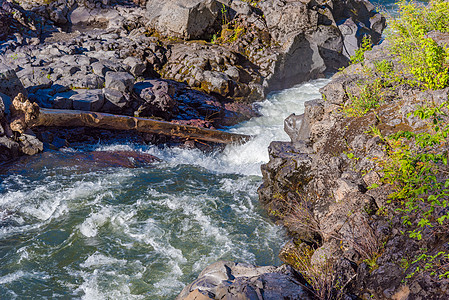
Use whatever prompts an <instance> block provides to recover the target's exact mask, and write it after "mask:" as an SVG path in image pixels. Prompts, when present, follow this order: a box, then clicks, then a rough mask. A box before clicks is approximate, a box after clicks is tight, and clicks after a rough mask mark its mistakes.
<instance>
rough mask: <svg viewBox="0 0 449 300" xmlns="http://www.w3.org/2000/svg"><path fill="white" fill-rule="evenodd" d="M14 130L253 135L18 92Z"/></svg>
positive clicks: (217, 138) (226, 138)
mask: <svg viewBox="0 0 449 300" xmlns="http://www.w3.org/2000/svg"><path fill="white" fill-rule="evenodd" d="M11 113H12V122H11V124H10V127H11V129H12V130H13V131H17V132H20V133H23V132H25V131H26V129H28V128H33V127H38V126H47V127H48V126H51V127H53V126H55V127H77V126H86V127H95V128H103V129H114V130H136V131H139V132H148V133H155V134H163V135H168V136H173V137H180V138H185V139H189V140H200V141H206V142H213V143H222V144H243V143H246V142H247V141H249V140H250V139H251V136H248V135H243V134H237V133H230V132H225V131H220V130H214V129H208V128H201V127H196V126H189V125H181V124H175V123H170V122H166V121H159V120H154V119H149V118H140V117H132V116H124V115H114V114H108V113H101V112H92V111H81V110H63V109H46V108H40V107H39V106H38V105H37V104H36V103H32V102H30V101H29V100H28V99H27V98H26V97H25V96H24V95H23V94H19V95H18V96H17V97H16V98H15V99H14V100H13V102H12V108H11Z"/></svg>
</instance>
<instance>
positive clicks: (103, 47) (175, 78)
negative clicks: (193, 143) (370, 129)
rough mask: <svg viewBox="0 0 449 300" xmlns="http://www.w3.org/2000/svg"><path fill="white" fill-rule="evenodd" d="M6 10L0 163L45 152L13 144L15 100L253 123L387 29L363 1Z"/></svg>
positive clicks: (7, 5) (29, 139) (31, 143)
mask: <svg viewBox="0 0 449 300" xmlns="http://www.w3.org/2000/svg"><path fill="white" fill-rule="evenodd" d="M0 7H1V8H0V23H1V24H2V28H6V29H7V30H5V31H3V32H2V35H1V37H0V40H2V42H1V44H0V62H1V63H2V64H1V67H0V72H1V74H2V78H1V82H0V92H1V94H0V95H1V98H2V100H3V102H4V103H5V109H3V110H2V120H3V121H2V126H3V129H4V130H3V131H4V132H3V131H2V133H1V134H2V135H3V137H2V142H1V143H2V146H1V149H2V150H1V153H2V159H3V160H4V159H8V158H12V157H16V156H17V155H19V154H21V153H24V154H32V153H36V152H38V151H41V150H42V144H41V143H40V142H39V141H38V140H37V139H36V138H35V134H33V133H32V132H28V133H27V134H24V135H22V136H17V134H16V135H15V137H14V138H12V137H13V133H12V132H11V131H10V130H9V128H8V125H7V123H8V120H9V119H10V116H9V110H8V107H9V103H11V99H12V98H14V97H15V96H16V95H17V93H18V92H19V91H20V92H22V93H23V94H24V95H25V96H27V97H28V98H29V99H30V101H31V102H35V103H37V104H38V105H39V106H40V107H44V108H56V109H78V110H90V111H100V112H108V113H116V114H124V115H134V116H136V115H138V116H141V117H153V118H159V119H163V120H167V121H172V122H177V123H181V124H191V125H196V126H202V127H208V128H220V127H222V126H228V125H232V124H235V123H236V122H240V121H242V120H245V119H248V118H249V117H251V116H254V114H255V112H254V111H253V109H252V108H251V103H252V102H254V101H257V100H261V99H263V97H264V96H265V95H266V93H267V92H269V91H271V90H273V89H278V88H283V87H287V86H291V85H292V84H296V83H298V82H301V81H304V80H308V79H311V78H316V77H319V76H323V74H324V73H325V72H328V71H333V70H335V69H336V68H338V67H341V66H343V65H346V64H347V62H348V57H349V56H350V55H352V54H353V53H354V51H355V49H357V47H358V45H359V44H360V41H361V37H362V35H369V36H371V37H372V40H373V41H378V40H379V38H380V34H381V32H382V30H383V28H384V27H385V19H384V18H383V17H382V16H381V15H380V14H379V13H377V12H376V10H375V8H374V6H372V5H371V4H370V3H369V2H366V1H332V2H326V3H324V2H323V3H320V2H314V1H312V2H310V1H306V2H303V1H302V2H301V1H281V0H278V1H274V2H273V1H254V2H245V1H238V0H235V1H217V0H211V1H200V0H192V1H188V2H187V3H186V2H185V1H176V0H173V1H157V0H153V1H136V3H130V2H126V1H102V2H99V1H68V2H67V1H50V2H42V3H41V2H39V1H37V2H36V1H19V2H14V3H13V2H9V1H6V0H3V1H1V5H0ZM4 114H6V119H4V117H3V115H4ZM44 131H46V130H44ZM49 136H50V135H45V134H44V135H39V136H38V137H39V138H41V139H46V140H45V141H44V142H46V143H48V144H52V145H53V146H55V147H57V146H58V145H61V144H67V143H68V142H69V141H68V140H67V139H65V138H64V137H60V136H58V135H57V131H56V133H54V134H51V138H50V139H49V140H47V138H49ZM53 139H56V141H57V142H53ZM61 139H65V141H64V142H62V143H61ZM146 139H147V140H151V141H158V140H160V139H159V138H154V137H148V138H146Z"/></svg>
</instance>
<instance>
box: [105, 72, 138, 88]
mask: <svg viewBox="0 0 449 300" xmlns="http://www.w3.org/2000/svg"><path fill="white" fill-rule="evenodd" d="M105 79H106V83H105V87H106V88H108V89H115V90H117V91H119V92H122V93H126V92H131V91H132V89H133V87H134V81H135V79H134V76H132V75H131V74H129V73H127V72H107V73H106V76H105Z"/></svg>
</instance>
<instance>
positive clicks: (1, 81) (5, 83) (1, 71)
mask: <svg viewBox="0 0 449 300" xmlns="http://www.w3.org/2000/svg"><path fill="white" fill-rule="evenodd" d="M0 93H2V94H5V95H7V96H9V97H11V98H14V97H15V96H17V95H18V94H19V93H22V94H23V95H25V96H27V95H28V92H27V90H26V89H25V87H24V86H23V84H22V82H20V80H19V78H18V77H17V74H16V72H15V71H14V70H13V69H11V68H10V67H8V66H7V65H5V64H2V63H0Z"/></svg>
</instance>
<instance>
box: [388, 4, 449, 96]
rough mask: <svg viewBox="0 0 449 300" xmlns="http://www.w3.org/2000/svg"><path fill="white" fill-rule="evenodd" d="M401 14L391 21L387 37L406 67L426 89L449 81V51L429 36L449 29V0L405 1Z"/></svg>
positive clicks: (401, 6) (393, 50)
mask: <svg viewBox="0 0 449 300" xmlns="http://www.w3.org/2000/svg"><path fill="white" fill-rule="evenodd" d="M398 4H399V17H398V18H395V19H391V20H390V21H389V23H388V24H389V28H390V29H389V31H388V33H387V39H388V40H389V41H390V43H391V50H392V52H393V53H395V54H397V55H398V56H399V58H400V60H401V62H402V63H403V64H404V66H405V70H406V71H407V72H408V73H410V74H411V75H413V79H412V80H414V81H416V82H417V83H418V84H420V85H421V86H422V87H423V88H424V89H441V88H444V87H446V86H448V84H449V75H448V62H449V52H448V49H447V48H446V47H443V46H440V45H438V44H437V43H436V42H435V41H434V40H432V39H431V38H429V37H427V34H428V33H429V32H431V31H441V32H449V2H446V1H443V0H432V1H430V2H429V4H428V5H427V6H424V5H422V4H417V3H413V2H406V1H404V0H401V1H400V2H399V3H398Z"/></svg>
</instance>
